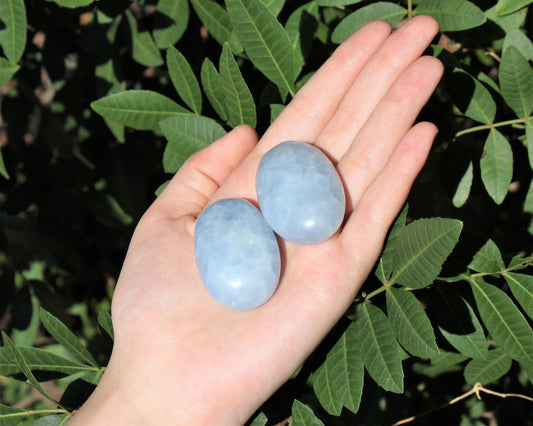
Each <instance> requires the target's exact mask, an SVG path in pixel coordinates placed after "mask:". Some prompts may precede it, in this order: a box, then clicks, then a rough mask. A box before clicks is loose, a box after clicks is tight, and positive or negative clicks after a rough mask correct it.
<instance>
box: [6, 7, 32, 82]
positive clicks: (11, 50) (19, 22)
mask: <svg viewBox="0 0 533 426" xmlns="http://www.w3.org/2000/svg"><path fill="white" fill-rule="evenodd" d="M0 17H1V19H2V22H3V26H2V27H1V28H2V29H1V30H0V46H2V49H3V50H4V55H6V58H7V60H8V61H9V62H11V63H12V64H16V63H17V62H18V61H19V59H20V58H21V57H22V54H23V53H24V48H25V46H26V25H27V23H26V7H25V6H24V1H23V0H0ZM0 86H1V85H0Z"/></svg>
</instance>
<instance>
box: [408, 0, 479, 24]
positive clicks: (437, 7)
mask: <svg viewBox="0 0 533 426" xmlns="http://www.w3.org/2000/svg"><path fill="white" fill-rule="evenodd" d="M414 15H429V16H432V17H434V18H435V19H436V20H437V21H439V25H440V30H441V31H462V30H467V29H469V28H474V27H478V26H480V25H481V24H483V23H484V22H485V21H486V18H485V14H484V13H483V11H482V10H481V9H480V8H479V7H477V6H476V5H475V4H473V3H472V2H469V1H466V0H446V1H442V0H423V1H421V2H420V4H419V5H418V7H417V8H416V9H415V10H414Z"/></svg>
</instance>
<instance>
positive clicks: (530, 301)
mask: <svg viewBox="0 0 533 426" xmlns="http://www.w3.org/2000/svg"><path fill="white" fill-rule="evenodd" d="M503 276H504V277H505V281H507V284H508V285H509V288H510V289H511V292H512V293H513V296H514V297H515V299H516V300H517V301H518V303H520V306H522V309H523V310H524V312H525V313H526V314H527V315H528V316H529V317H530V318H531V319H533V276H531V275H525V274H518V273H516V272H506V273H504V274H503Z"/></svg>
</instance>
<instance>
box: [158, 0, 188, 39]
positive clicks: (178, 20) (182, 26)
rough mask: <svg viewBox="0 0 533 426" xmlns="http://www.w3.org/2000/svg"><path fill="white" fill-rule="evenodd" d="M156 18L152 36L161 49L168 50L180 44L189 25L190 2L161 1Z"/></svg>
mask: <svg viewBox="0 0 533 426" xmlns="http://www.w3.org/2000/svg"><path fill="white" fill-rule="evenodd" d="M157 12H158V13H156V14H155V16H154V29H153V31H152V35H153V37H154V41H155V44H156V45H157V47H158V48H160V49H166V48H167V47H170V46H172V45H174V44H176V43H177V42H178V40H179V39H180V38H181V36H182V35H183V33H184V32H185V30H186V29H187V24H188V23H189V2H188V1H187V0H159V1H158V3H157Z"/></svg>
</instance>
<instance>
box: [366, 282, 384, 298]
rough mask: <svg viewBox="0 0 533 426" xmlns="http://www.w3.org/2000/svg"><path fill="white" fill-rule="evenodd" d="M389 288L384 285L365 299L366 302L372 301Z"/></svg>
mask: <svg viewBox="0 0 533 426" xmlns="http://www.w3.org/2000/svg"><path fill="white" fill-rule="evenodd" d="M387 287H389V285H388V284H384V285H382V286H381V287H379V288H377V289H375V290H374V291H373V292H371V293H370V294H368V295H367V296H366V297H365V299H364V300H365V301H366V300H368V299H372V298H373V297H375V296H377V295H378V294H380V293H383V292H384V291H385V290H387Z"/></svg>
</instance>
